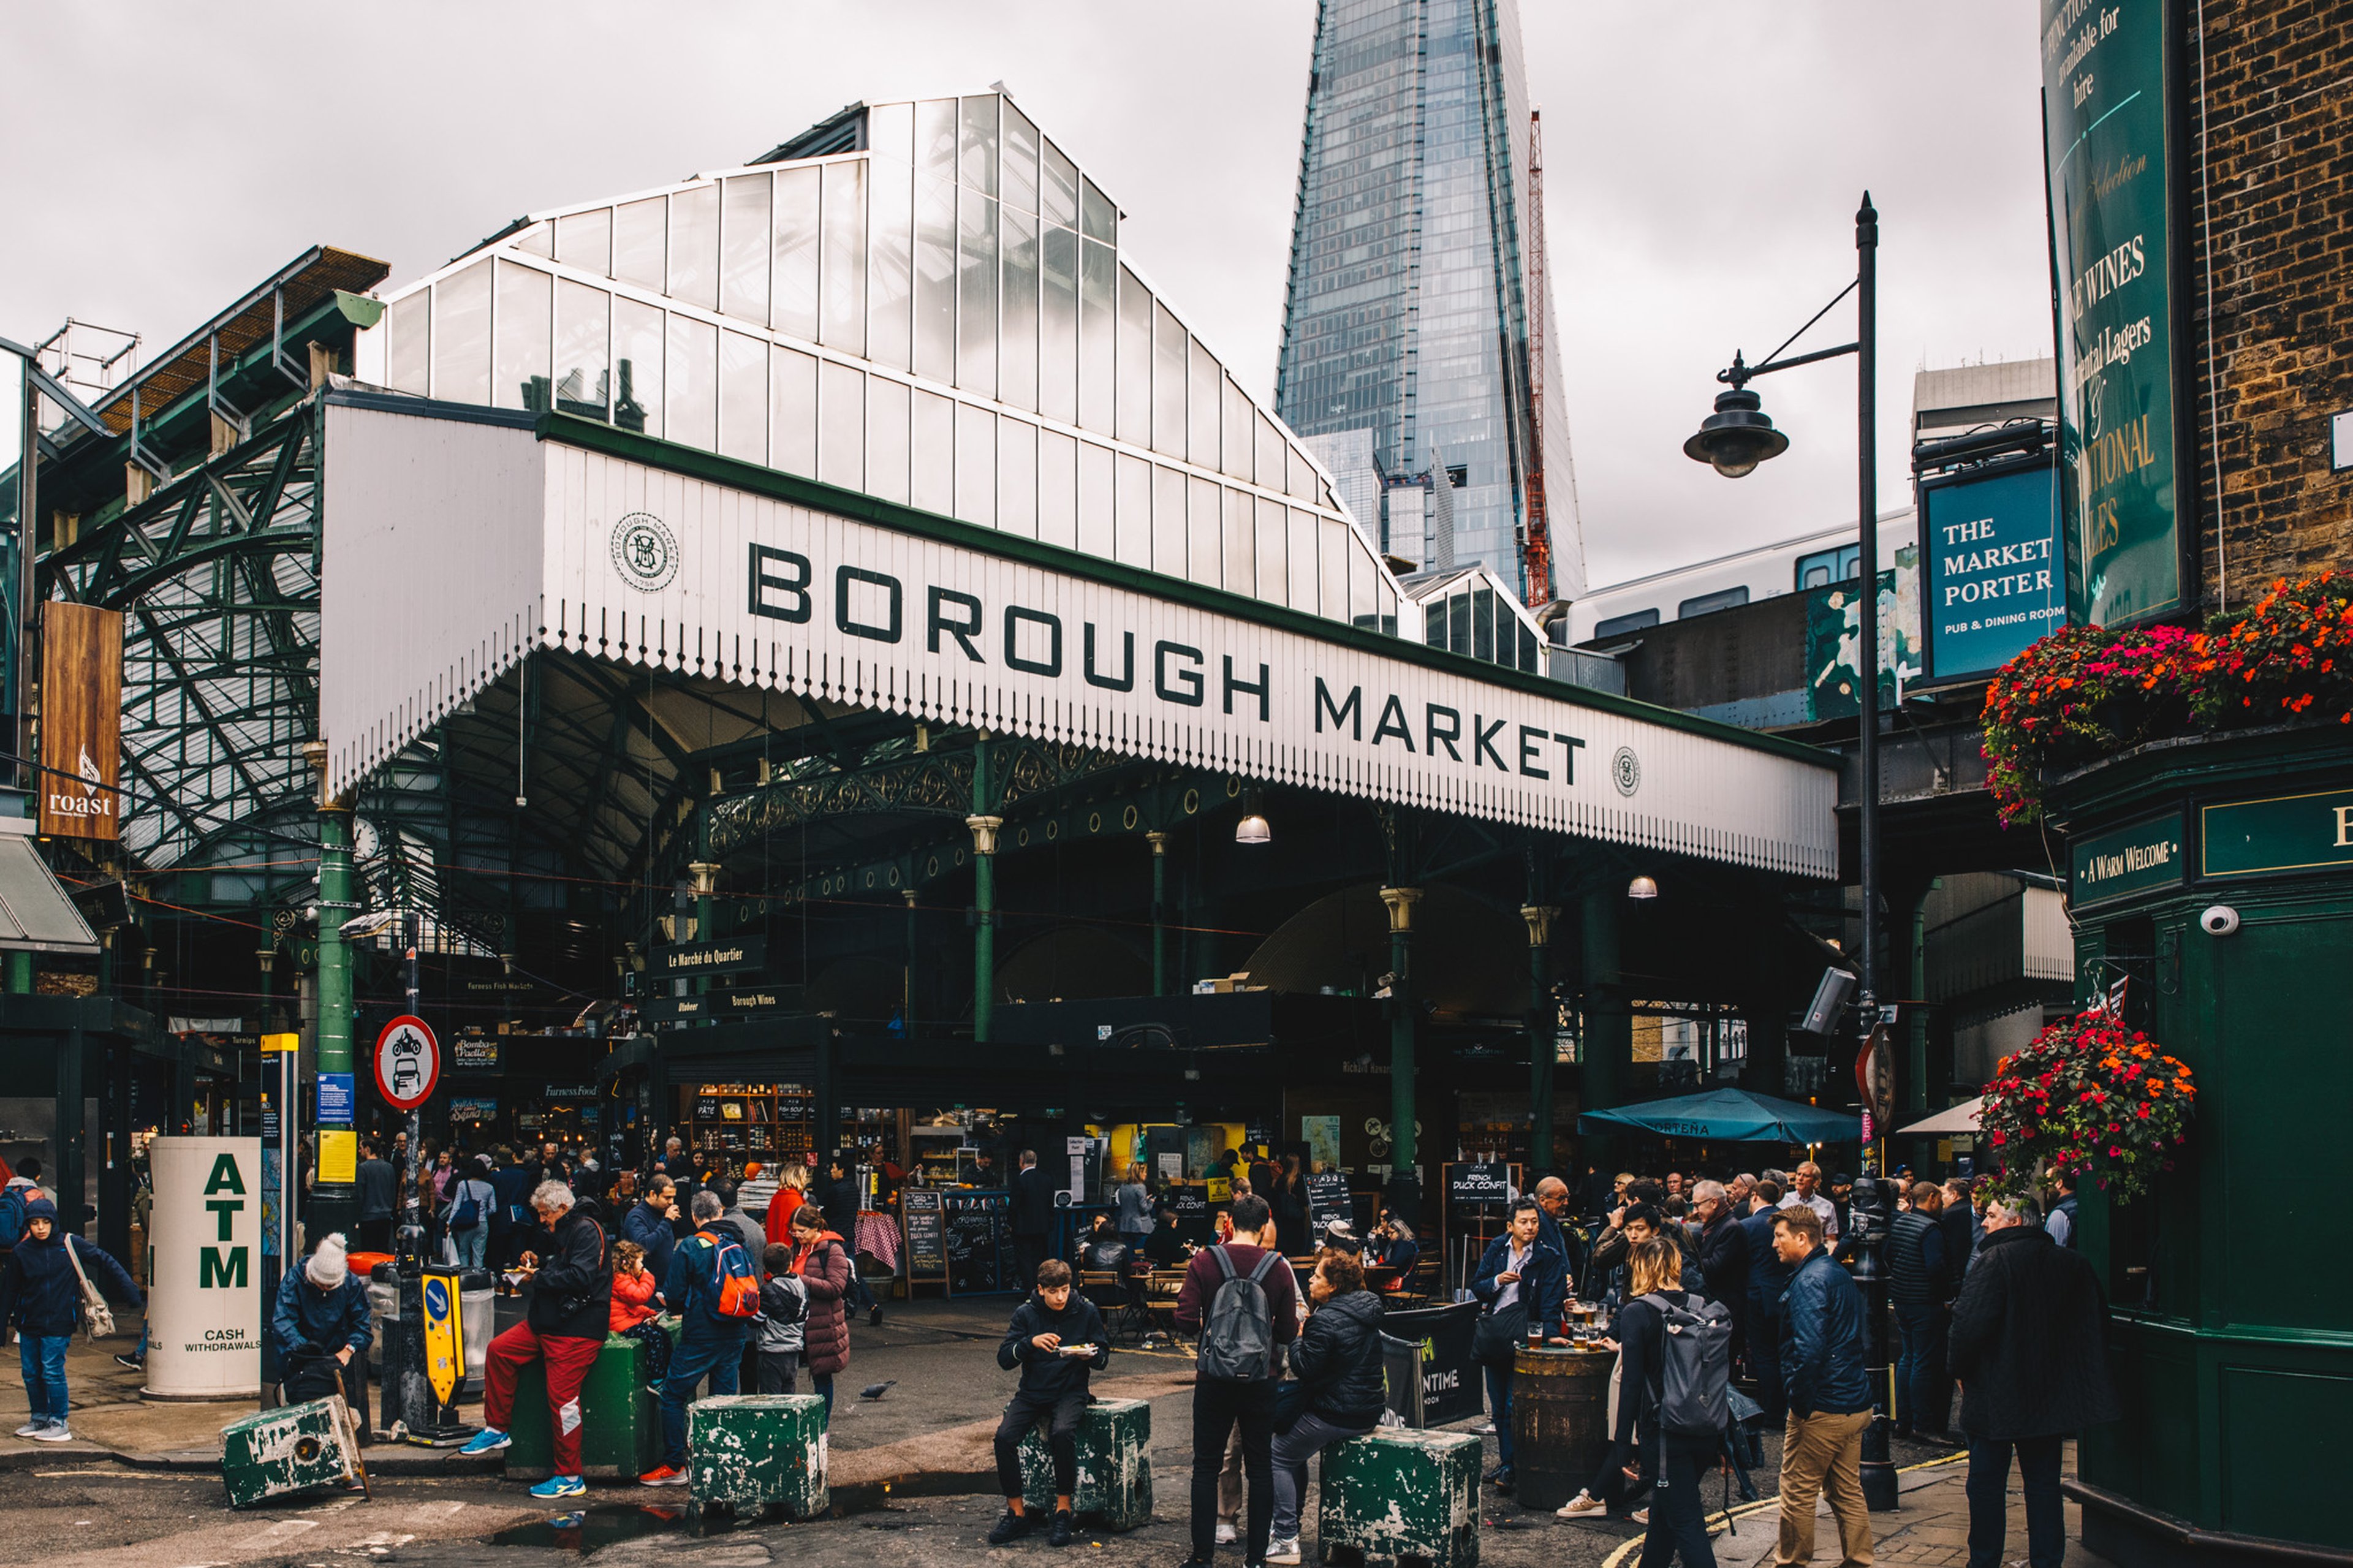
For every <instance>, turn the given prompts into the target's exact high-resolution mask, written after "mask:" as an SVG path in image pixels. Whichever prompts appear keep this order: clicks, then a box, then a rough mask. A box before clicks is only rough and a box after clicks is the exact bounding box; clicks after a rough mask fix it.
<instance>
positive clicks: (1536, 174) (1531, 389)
mask: <svg viewBox="0 0 2353 1568" xmlns="http://www.w3.org/2000/svg"><path fill="white" fill-rule="evenodd" d="M1527 228H1528V409H1529V436H1530V439H1529V441H1528V531H1527V539H1526V542H1525V543H1524V544H1523V546H1522V547H1521V551H1520V579H1521V581H1522V583H1523V584H1525V587H1524V588H1523V589H1522V592H1523V593H1524V594H1525V595H1526V603H1527V606H1528V608H1530V609H1532V610H1534V609H1539V608H1541V607H1543V606H1544V605H1547V604H1549V603H1551V602H1552V528H1551V524H1550V522H1549V521H1547V520H1546V516H1545V471H1544V422H1545V317H1546V315H1547V314H1548V312H1547V310H1546V304H1547V302H1548V301H1547V300H1546V294H1545V216H1544V110H1540V109H1538V110H1529V112H1528V226H1527Z"/></svg>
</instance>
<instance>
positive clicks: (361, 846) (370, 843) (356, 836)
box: [352, 816, 384, 860]
mask: <svg viewBox="0 0 2353 1568" xmlns="http://www.w3.org/2000/svg"><path fill="white" fill-rule="evenodd" d="M383 847H384V837H383V835H381V834H379V833H377V832H376V830H375V823H373V822H370V821H369V820H368V819H367V818H366V817H364V816H353V818H352V855H353V858H355V859H360V860H373V859H375V857H376V852H377V851H378V850H379V849H382V848H383Z"/></svg>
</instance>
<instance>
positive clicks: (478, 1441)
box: [458, 1426, 513, 1454]
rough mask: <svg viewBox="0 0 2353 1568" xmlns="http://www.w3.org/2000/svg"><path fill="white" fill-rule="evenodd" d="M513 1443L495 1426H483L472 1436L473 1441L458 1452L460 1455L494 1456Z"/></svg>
mask: <svg viewBox="0 0 2353 1568" xmlns="http://www.w3.org/2000/svg"><path fill="white" fill-rule="evenodd" d="M512 1441H513V1439H512V1438H510V1437H509V1436H507V1435H506V1434H505V1433H503V1432H501V1431H500V1430H499V1429H498V1428H497V1427H495V1426H485V1427H483V1428H482V1429H481V1430H480V1431H479V1432H477V1433H475V1434H474V1437H473V1441H471V1442H470V1443H468V1444H467V1445H466V1446H465V1447H462V1448H460V1449H459V1450H458V1452H459V1453H461V1454H495V1453H498V1452H499V1451H500V1450H501V1449H502V1448H504V1447H506V1446H507V1445H508V1444H509V1443H510V1442H512Z"/></svg>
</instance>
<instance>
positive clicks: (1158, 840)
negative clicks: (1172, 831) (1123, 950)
mask: <svg viewBox="0 0 2353 1568" xmlns="http://www.w3.org/2000/svg"><path fill="white" fill-rule="evenodd" d="M1144 841H1145V843H1147V844H1149V845H1151V846H1152V994H1154V995H1155V996H1166V995H1167V994H1168V913H1167V910H1168V905H1167V897H1168V835H1166V833H1147V834H1145V836H1144Z"/></svg>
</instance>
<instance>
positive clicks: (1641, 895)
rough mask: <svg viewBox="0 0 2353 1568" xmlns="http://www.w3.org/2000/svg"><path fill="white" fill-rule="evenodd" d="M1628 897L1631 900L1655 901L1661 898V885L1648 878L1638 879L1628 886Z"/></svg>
mask: <svg viewBox="0 0 2353 1568" xmlns="http://www.w3.org/2000/svg"><path fill="white" fill-rule="evenodd" d="M1626 896H1627V897H1628V898H1630V899H1655V898H1657V897H1658V896H1659V884H1658V883H1657V882H1655V881H1653V880H1651V879H1650V878H1648V877H1637V878H1635V879H1633V880H1632V881H1630V882H1629V883H1627V884H1626Z"/></svg>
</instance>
